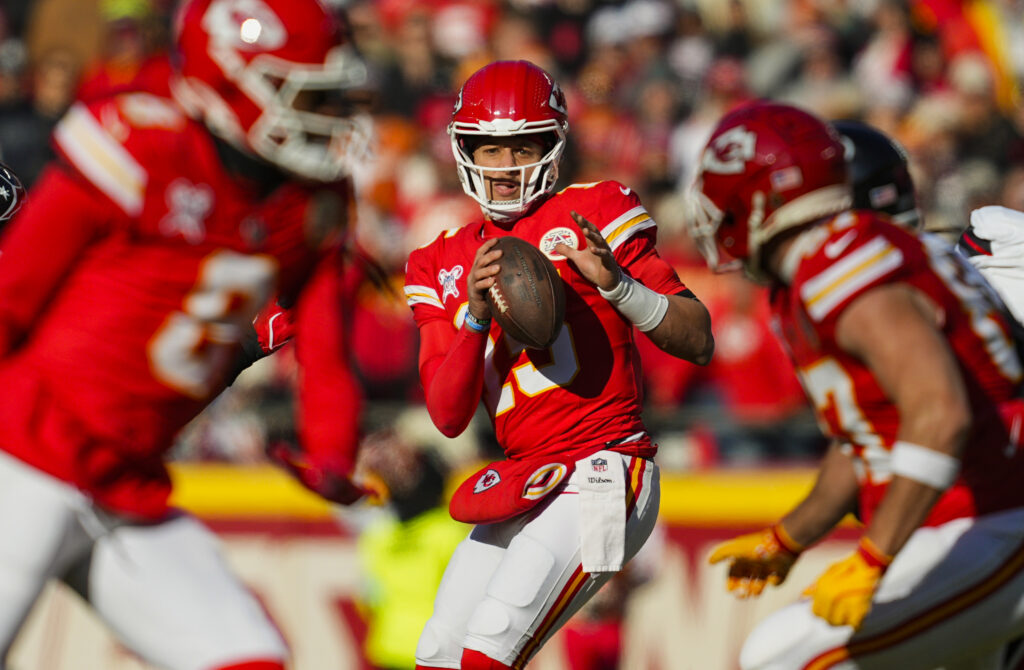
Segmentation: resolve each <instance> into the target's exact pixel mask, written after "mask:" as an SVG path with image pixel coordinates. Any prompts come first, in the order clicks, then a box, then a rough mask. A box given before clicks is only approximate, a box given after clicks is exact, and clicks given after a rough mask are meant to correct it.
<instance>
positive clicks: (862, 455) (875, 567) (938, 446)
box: [691, 102, 1024, 669]
mask: <svg viewBox="0 0 1024 670" xmlns="http://www.w3.org/2000/svg"><path fill="white" fill-rule="evenodd" d="M691 202H692V203H693V205H694V207H693V211H692V217H691V230H692V232H693V234H694V236H695V239H696V240H697V242H698V245H699V246H700V248H701V250H702V251H703V252H704V255H705V257H706V258H707V260H708V263H709V265H711V266H712V267H714V268H721V267H724V266H726V265H739V266H742V267H743V269H744V270H745V271H746V272H747V274H748V276H750V277H752V278H754V279H756V280H758V281H762V282H766V283H768V284H769V285H770V286H771V287H772V311H773V318H774V320H775V324H776V330H777V332H779V333H780V334H781V338H782V340H783V344H784V345H785V346H786V348H787V351H788V352H789V355H790V356H791V358H792V359H793V362H794V364H795V366H796V367H797V370H798V373H799V375H800V379H801V382H802V384H803V386H804V389H805V391H806V393H807V395H808V398H809V399H810V401H811V402H812V404H813V405H814V406H815V408H816V410H817V412H818V416H819V421H820V423H821V425H822V427H823V428H824V429H825V430H826V432H827V433H828V434H829V435H830V436H831V437H832V438H834V440H835V444H834V446H833V447H831V449H830V451H829V452H828V454H827V455H826V456H825V459H824V461H823V463H822V466H821V468H820V471H819V474H818V480H817V482H816V484H815V486H814V488H813V489H812V491H811V492H810V493H809V494H808V496H807V497H806V498H805V499H804V500H803V501H801V502H800V503H799V504H798V505H797V506H796V507H795V508H794V509H793V510H792V511H791V512H790V513H789V514H787V515H786V516H785V517H783V518H782V519H781V521H780V522H778V523H777V524H775V525H774V526H772V527H770V528H768V529H765V530H764V531H761V532H758V533H753V534H751V535H745V536H742V537H739V538H736V539H734V540H731V541H728V542H725V543H723V544H722V545H719V546H718V547H716V548H715V549H714V551H713V552H712V555H711V559H710V560H711V561H712V562H713V563H714V562H719V561H724V562H726V563H727V564H728V580H727V587H728V588H729V590H730V591H733V592H734V593H736V594H737V595H739V596H741V597H747V596H756V595H758V594H760V593H761V591H762V590H763V589H764V588H765V586H766V585H773V584H779V583H781V582H782V581H783V580H785V578H786V576H787V574H788V572H789V570H790V568H791V567H792V565H793V563H794V562H795V561H796V560H797V558H798V556H799V554H800V552H801V551H802V550H803V549H804V548H806V547H807V546H809V545H811V544H813V543H814V542H817V541H818V540H820V539H822V538H823V537H824V536H825V535H827V534H828V532H829V531H830V530H831V529H832V528H833V527H834V526H835V525H836V524H838V523H839V521H840V520H841V519H842V518H843V517H844V516H845V515H846V514H847V513H854V514H856V515H857V516H858V518H859V519H860V520H861V521H862V522H863V523H864V524H865V528H864V532H863V535H862V536H861V539H860V542H859V544H858V546H857V549H856V551H855V552H854V553H853V554H852V555H850V556H849V557H848V558H846V559H844V560H842V561H840V562H838V563H836V564H835V565H833V566H832V567H831V568H829V569H828V570H827V571H826V572H825V573H824V574H822V575H821V576H820V577H819V578H818V580H817V581H816V582H815V583H814V584H813V585H811V586H810V587H809V588H808V589H807V591H805V598H804V599H802V600H801V601H799V602H797V603H794V604H792V605H790V606H788V607H786V608H784V609H783V610H781V611H779V612H777V613H776V614H774V615H772V616H770V617H769V618H768V619H766V620H765V621H763V622H762V623H761V624H760V625H759V626H758V628H756V629H755V630H754V632H753V633H752V634H751V636H750V637H749V638H748V639H747V642H746V644H745V645H744V648H743V651H742V652H741V657H740V664H741V666H742V667H743V668H745V669H746V668H832V667H858V668H894V667H922V668H924V667H937V666H943V667H951V666H950V665H949V664H950V663H952V664H953V665H954V666H955V667H960V666H959V665H956V663H958V662H965V663H966V662H971V663H978V662H979V659H991V658H995V657H996V656H997V655H998V654H1000V653H1001V647H1002V645H1003V644H1004V643H1005V641H1006V640H1008V639H1010V638H1012V637H1014V636H1015V635H1016V634H1017V632H1016V631H1019V630H1020V627H1021V625H1022V624H1024V615H1022V614H1021V612H1024V607H1022V605H1024V491H1022V490H1021V488H1020V486H1019V481H1020V478H1021V476H1024V453H1022V452H1021V450H1020V449H1019V445H1018V444H1017V443H1016V440H1015V437H1014V436H1013V435H1011V431H1010V429H1009V427H1008V425H1007V422H1006V421H1004V419H1003V417H1004V415H1007V414H1009V413H1010V412H1011V411H1012V410H1013V408H1014V407H1016V406H1017V405H1018V404H1019V402H1020V401H1019V400H1016V394H1017V392H1018V390H1019V387H1020V383H1021V380H1022V376H1024V373H1022V367H1021V360H1020V357H1019V353H1018V352H1017V350H1016V349H1015V347H1014V343H1013V340H1012V337H1011V330H1010V324H1009V322H1008V320H1007V317H1006V314H1005V312H1004V311H1003V309H1002V305H1001V303H1000V302H999V301H998V300H996V299H994V298H993V296H992V294H991V292H990V291H989V290H988V289H987V286H986V285H985V284H984V282H983V281H981V280H980V278H979V277H978V275H977V274H976V273H974V272H971V271H970V267H969V266H968V265H967V263H966V262H965V261H964V260H963V259H962V258H961V257H960V256H959V255H957V254H955V253H954V252H953V251H952V250H951V249H949V248H948V245H944V244H936V243H935V242H934V240H929V239H926V238H919V237H918V236H916V235H915V234H914V233H913V231H909V230H907V229H905V228H902V227H899V226H897V225H894V224H893V223H892V222H891V221H890V220H889V219H888V218H887V217H884V216H880V215H879V214H877V213H876V212H874V211H870V210H851V209H850V207H851V203H852V194H851V189H850V184H849V179H848V165H847V162H846V160H845V159H844V154H843V147H842V144H841V142H840V138H839V135H838V134H837V133H836V131H835V130H834V129H833V128H831V127H829V126H827V125H826V124H825V123H823V122H822V121H821V120H819V119H817V118H816V117H814V116H812V115H810V114H808V113H806V112H804V111H802V110H800V109H798V108H795V107H791V106H787V105H780V104H774V103H768V102H758V103H753V104H750V105H747V106H744V107H742V108H739V109H737V110H734V111H733V112H731V113H729V114H728V115H726V116H725V117H724V118H723V119H722V120H721V121H720V122H719V124H718V126H717V127H716V129H715V131H714V132H713V133H712V136H711V139H710V140H709V141H708V145H707V147H706V148H705V150H704V153H703V155H702V158H701V168H700V171H699V173H698V175H697V177H696V180H695V184H694V187H693V193H692V198H691ZM727 257H731V260H729V262H728V263H726V262H725V261H726V260H727ZM964 667H966V666H964ZM972 667H978V666H976V665H975V666H972ZM993 667H998V665H994V666H993Z"/></svg>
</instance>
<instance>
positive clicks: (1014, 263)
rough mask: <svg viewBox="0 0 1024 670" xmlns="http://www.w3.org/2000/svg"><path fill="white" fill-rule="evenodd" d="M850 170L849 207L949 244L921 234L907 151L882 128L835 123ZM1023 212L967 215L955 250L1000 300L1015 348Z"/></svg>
mask: <svg viewBox="0 0 1024 670" xmlns="http://www.w3.org/2000/svg"><path fill="white" fill-rule="evenodd" d="M832 125H833V126H834V127H835V129H836V130H838V131H839V134H840V139H841V140H842V142H843V149H844V151H845V153H846V160H847V163H848V164H849V166H850V184H851V186H852V188H853V208H854V209H873V210H875V211H878V212H882V213H884V214H886V215H887V216H889V218H890V219H892V222H893V223H896V224H899V225H901V226H906V227H907V228H910V229H912V230H916V231H918V232H919V233H921V234H922V235H923V236H924V238H925V241H926V243H927V244H935V245H939V246H942V245H944V244H947V242H946V241H945V239H944V238H942V237H941V236H940V235H938V234H936V233H929V232H923V228H924V217H922V216H921V212H920V210H919V209H918V207H917V194H916V191H915V189H914V180H913V178H912V177H911V175H910V166H909V163H908V159H907V153H906V151H904V149H903V147H901V146H900V145H899V144H898V143H897V142H896V141H894V140H893V139H892V138H890V137H888V136H887V135H885V134H884V133H883V132H881V131H880V130H878V129H876V128H874V127H872V126H870V125H868V124H866V123H860V122H859V121H834V122H833V123H832ZM1022 245H1024V213H1022V212H1017V211H1014V210H1012V209H1008V208H1006V207H994V206H989V207H982V208H980V209H976V210H974V211H973V212H971V218H970V222H969V223H968V225H967V227H966V228H965V229H964V230H963V232H962V233H961V234H960V238H959V240H958V242H957V245H956V249H957V251H958V252H960V254H961V255H962V256H964V257H965V258H966V259H967V260H969V261H970V262H971V265H973V266H974V267H975V268H976V269H977V271H978V272H979V273H980V274H981V276H982V277H983V278H984V280H985V281H986V282H987V283H988V285H989V286H991V287H992V288H993V289H994V290H995V291H996V292H997V293H998V296H999V298H998V299H999V300H1000V301H1001V302H1002V303H1003V305H1005V307H1006V310H1007V312H1008V314H1009V316H1010V317H1011V319H1012V323H1011V325H1012V326H1013V328H1014V335H1015V339H1016V340H1017V342H1018V350H1024V349H1022V348H1021V344H1022V343H1024V284H1022V282H1024V253H1022V251H1024V248H1022Z"/></svg>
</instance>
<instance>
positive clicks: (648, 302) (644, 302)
mask: <svg viewBox="0 0 1024 670" xmlns="http://www.w3.org/2000/svg"><path fill="white" fill-rule="evenodd" d="M597 290H598V292H599V293H600V294H601V296H602V297H603V298H604V299H605V300H607V301H608V302H610V303H611V304H612V305H614V306H615V309H617V310H619V313H620V314H622V316H624V317H626V318H627V319H629V320H630V321H632V322H633V323H635V324H636V327H637V328H639V329H640V332H642V333H646V332H647V331H649V330H654V329H655V328H656V327H657V326H658V324H659V323H661V320H662V319H664V318H665V313H666V312H668V298H666V297H665V296H664V295H662V294H661V293H658V292H657V291H652V290H651V289H649V288H647V287H646V286H644V285H643V284H641V283H639V282H637V281H636V280H634V279H633V278H632V277H630V276H629V275H627V274H626V273H624V272H621V271H620V272H619V283H618V285H616V286H615V288H613V289H612V290H610V291H605V290H604V289H602V288H601V287H600V286H599V287H598V288H597Z"/></svg>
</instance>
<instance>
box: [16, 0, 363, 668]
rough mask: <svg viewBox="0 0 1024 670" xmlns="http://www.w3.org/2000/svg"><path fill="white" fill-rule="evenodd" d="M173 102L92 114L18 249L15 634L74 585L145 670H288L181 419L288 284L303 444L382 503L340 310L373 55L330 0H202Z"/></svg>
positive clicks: (106, 104) (129, 97) (78, 127)
mask: <svg viewBox="0 0 1024 670" xmlns="http://www.w3.org/2000/svg"><path fill="white" fill-rule="evenodd" d="M176 27H177V33H176V54H175V58H176V63H177V68H178V69H177V71H176V73H175V75H174V77H173V78H172V80H171V82H170V85H171V86H170V88H171V90H173V98H171V97H164V96H161V95H159V94H158V93H159V92H148V91H139V92H134V93H125V94H120V95H117V96H115V97H112V98H106V99H101V100H97V101H95V102H90V103H89V104H88V105H83V104H79V105H76V106H74V107H73V108H72V109H71V110H70V111H69V113H68V114H67V116H66V117H65V118H64V119H63V120H62V121H61V122H60V123H59V125H58V126H57V128H56V131H55V136H54V137H55V144H56V148H57V150H58V155H59V159H58V160H57V161H55V162H54V163H53V164H52V165H50V166H49V167H48V168H47V170H46V171H45V172H44V174H43V175H42V176H41V178H40V180H38V181H37V183H36V185H35V186H34V188H33V190H32V191H31V193H30V196H29V198H28V199H27V201H26V204H25V206H24V207H23V208H22V210H21V212H19V214H18V216H17V217H16V218H15V219H14V220H13V222H12V223H11V225H10V226H9V227H8V228H7V230H6V231H5V234H4V238H3V241H2V247H3V256H2V262H0V386H2V388H3V389H4V396H3V400H2V402H0V450H2V451H0V535H2V536H3V537H4V543H3V548H2V549H0V645H2V653H3V654H4V655H6V653H7V651H8V650H9V648H10V646H11V643H12V642H13V640H14V639H15V636H16V634H17V632H18V630H19V628H20V627H21V625H22V623H23V621H24V619H25V617H26V615H27V614H28V612H29V610H30V608H31V607H32V605H33V603H34V602H35V600H36V598H37V597H38V596H39V594H40V592H41V591H42V589H43V587H44V585H45V584H46V582H47V580H48V579H50V578H57V579H63V580H65V581H66V582H67V583H68V584H69V585H71V586H72V587H73V588H74V589H75V590H77V591H78V592H79V593H80V594H81V595H82V596H83V597H84V598H86V599H87V600H88V602H89V603H90V604H91V605H92V607H93V608H94V609H95V611H96V613H97V614H98V615H99V617H100V618H101V619H103V620H104V621H105V622H106V623H107V624H108V625H109V626H110V628H111V629H112V631H113V632H114V634H115V635H116V636H117V637H118V638H119V640H120V641H121V642H122V643H123V644H124V645H125V646H127V647H128V648H129V649H131V650H132V651H134V652H135V653H137V654H138V655H139V656H141V657H142V658H143V659H144V660H145V661H146V662H148V663H151V664H153V665H155V666H158V667H162V668H171V669H180V670H224V669H227V668H231V669H232V670H243V669H244V670H281V669H282V668H284V664H285V661H286V658H287V650H286V646H285V643H284V641H283V640H282V638H281V635H280V633H279V632H278V631H277V629H276V628H275V626H274V625H273V624H272V623H271V621H270V620H269V619H268V617H267V615H266V613H265V612H264V611H263V609H262V608H261V606H260V604H259V603H258V602H257V600H256V599H255V598H254V597H253V596H252V594H250V593H249V592H248V590H247V589H246V588H245V587H244V586H243V585H242V584H241V583H240V582H239V581H238V579H237V578H235V577H234V576H233V575H232V574H231V573H230V572H229V570H228V569H227V566H226V564H225V562H224V560H223V558H222V557H221V554H220V551H219V549H218V547H217V544H216V541H215V539H214V537H213V535H212V533H211V532H210V531H208V530H207V529H206V528H205V527H204V526H202V525H201V524H200V523H199V522H198V521H197V520H195V519H194V518H192V517H190V516H189V515H187V514H183V513H181V512H178V511H175V510H173V509H170V508H169V507H168V496H169V494H170V489H171V482H170V479H169V477H168V472H167V469H166V467H165V465H164V463H163V455H164V452H165V451H166V450H167V449H168V447H169V446H170V445H171V442H172V439H173V438H174V435H175V433H176V432H177V431H178V430H179V429H180V428H181V427H182V426H183V425H184V424H185V423H186V422H188V421H189V420H190V419H191V418H192V417H193V416H195V415H196V414H197V413H198V412H199V411H200V410H202V409H203V407H204V406H206V404H207V403H208V402H209V401H210V400H211V399H213V398H214V397H215V396H216V395H217V394H218V393H219V392H220V391H221V390H222V389H223V388H224V386H225V383H226V381H227V379H228V376H229V374H230V373H231V372H232V368H233V367H234V364H235V361H236V360H237V358H238V357H239V354H240V351H239V349H240V347H239V343H240V340H241V339H242V338H243V337H244V336H245V335H246V334H247V333H250V332H251V330H252V325H251V324H252V321H253V317H254V316H255V314H256V313H257V310H258V309H259V308H260V307H261V305H263V304H264V303H266V302H267V301H268V300H269V298H270V296H271V295H272V294H275V293H276V294H279V295H280V296H281V297H282V299H284V300H287V301H289V302H292V303H294V304H295V312H296V314H295V321H296V323H295V340H296V353H297V356H298V358H299V362H300V365H301V366H302V385H301V388H300V390H299V394H300V405H301V411H302V419H303V422H302V428H301V431H300V432H301V438H302V442H303V445H304V448H305V451H304V452H303V453H298V454H278V457H279V458H280V459H281V460H283V461H284V462H285V463H284V464H285V465H286V466H287V467H288V468H289V469H290V470H291V471H292V472H293V473H294V474H295V475H296V476H298V477H299V478H300V480H301V481H302V483H303V484H305V485H306V486H308V487H309V488H311V489H313V490H315V491H316V492H317V493H319V494H321V495H323V496H324V497H326V498H328V499H330V500H333V501H335V502H338V503H350V502H353V501H355V500H356V499H358V498H359V497H360V495H361V494H362V493H363V491H362V489H361V488H360V487H358V486H356V485H355V484H353V483H352V482H351V481H350V479H349V474H350V473H351V471H352V467H353V464H354V459H355V445H356V442H357V417H358V411H359V394H358V390H357V387H356V385H355V382H354V378H353V375H352V374H351V372H350V371H349V368H348V364H347V361H346V360H345V358H344V355H345V351H346V349H345V346H344V345H345V337H344V329H343V327H342V323H341V322H340V307H341V306H340V304H339V301H338V298H339V296H340V295H341V291H340V289H339V285H340V281H339V277H340V275H341V272H342V267H341V264H340V260H339V259H340V257H341V254H340V249H341V245H342V244H343V240H344V232H345V223H344V222H345V218H344V213H345V211H346V206H347V202H346V198H347V197H348V195H349V193H350V184H349V182H348V179H347V173H348V169H349V167H350V161H352V160H353V159H357V158H358V156H359V155H360V153H361V151H360V143H361V142H362V141H363V138H364V127H363V125H362V124H360V123H358V122H357V121H356V120H355V119H353V118H349V117H347V116H344V115H341V114H340V113H341V112H343V111H344V109H345V107H344V102H345V101H344V98H343V96H344V94H345V92H346V91H347V90H351V89H352V87H356V86H362V84H363V82H364V79H365V69H364V67H363V65H362V63H361V62H360V61H359V60H358V58H357V57H356V56H355V55H354V54H353V53H352V52H351V50H350V49H349V48H348V47H347V46H346V40H345V37H344V33H343V29H342V26H341V25H339V24H338V22H337V21H336V20H335V19H334V17H333V16H332V15H331V14H329V13H328V12H327V11H326V10H325V9H323V7H322V6H321V5H320V4H319V3H318V2H316V1H315V0H254V1H253V2H245V3H241V2H236V1H233V0H193V1H191V2H187V3H185V4H184V5H183V6H182V7H181V8H180V14H179V16H178V17H177V21H176Z"/></svg>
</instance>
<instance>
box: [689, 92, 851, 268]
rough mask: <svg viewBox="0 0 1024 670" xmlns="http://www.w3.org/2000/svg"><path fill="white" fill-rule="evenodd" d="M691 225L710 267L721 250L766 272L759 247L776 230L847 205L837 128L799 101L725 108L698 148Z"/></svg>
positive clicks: (848, 198) (717, 261) (724, 265)
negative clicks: (797, 103) (700, 151)
mask: <svg viewBox="0 0 1024 670" xmlns="http://www.w3.org/2000/svg"><path fill="white" fill-rule="evenodd" d="M689 203H690V205H691V209H690V213H689V214H690V215H689V217H688V223H689V227H690V233H691V234H692V236H693V238H694V240H695V241H696V242H697V245H698V247H699V248H700V251H701V253H702V254H703V255H704V258H705V259H706V260H707V262H708V265H709V266H710V267H711V269H713V270H725V269H731V268H733V267H735V266H736V265H737V262H733V263H723V262H722V252H723V251H724V252H725V254H727V255H728V256H731V257H732V258H733V259H735V261H738V262H739V263H742V265H743V267H744V268H745V269H746V271H747V273H748V274H750V275H751V276H753V277H755V278H763V277H764V276H765V275H764V269H763V268H762V267H761V262H762V259H761V252H762V250H763V248H764V245H765V243H767V242H768V241H769V240H771V239H772V238H773V237H775V236H776V235H778V234H779V233H781V232H783V231H786V230H791V229H793V228H796V227H799V226H802V225H804V224H807V223H810V222H812V221H814V220H816V219H819V218H821V217H823V216H827V215H829V214H836V213H838V212H841V211H843V210H846V209H849V208H850V206H851V203H852V195H851V192H850V185H849V183H848V175H847V164H846V161H845V159H844V157H843V145H842V143H841V142H840V139H839V135H838V133H836V131H835V129H833V128H832V127H831V126H829V125H828V124H826V123H824V122H823V121H821V120H820V119H818V118H817V117H815V116H814V115H812V114H809V113H807V112H805V111H803V110H801V109H799V108H797V107H792V106H790V105H783V104H777V103H771V102H755V103H751V104H748V105H744V106H742V107H740V108H737V109H736V110H734V111H732V112H730V113H729V114H726V115H725V117H723V118H722V120H721V121H720V122H719V123H718V126H717V127H716V128H715V130H714V132H713V133H712V135H711V139H710V140H708V143H707V146H706V147H705V148H704V152H703V154H702V155H701V159H700V165H699V166H698V172H697V176H696V178H695V180H694V183H693V186H692V189H691V193H690V198H689Z"/></svg>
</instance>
